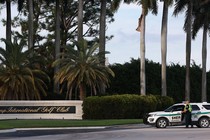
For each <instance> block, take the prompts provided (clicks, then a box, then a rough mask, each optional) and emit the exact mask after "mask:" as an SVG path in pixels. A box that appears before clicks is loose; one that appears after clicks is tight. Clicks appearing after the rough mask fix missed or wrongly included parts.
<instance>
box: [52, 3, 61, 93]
mask: <svg viewBox="0 0 210 140" xmlns="http://www.w3.org/2000/svg"><path fill="white" fill-rule="evenodd" d="M59 1H60V0H56V12H55V13H56V16H55V24H56V25H55V26H56V28H55V59H57V58H58V57H59V53H60V40H61V37H60V15H61V9H60V2H59ZM58 69H59V66H56V67H55V69H54V75H55V74H56V73H57V71H58ZM54 92H55V93H57V94H58V93H59V83H55V82H54Z"/></svg>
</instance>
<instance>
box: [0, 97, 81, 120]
mask: <svg viewBox="0 0 210 140" xmlns="http://www.w3.org/2000/svg"><path fill="white" fill-rule="evenodd" d="M82 114H83V113H82V101H66V100H64V101H63V100H62V101H61V100H59V101H57V100H53V101H0V119H82Z"/></svg>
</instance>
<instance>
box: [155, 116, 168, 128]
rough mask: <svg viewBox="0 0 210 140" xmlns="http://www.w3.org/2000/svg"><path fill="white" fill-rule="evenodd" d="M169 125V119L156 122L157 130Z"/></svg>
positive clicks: (160, 119)
mask: <svg viewBox="0 0 210 140" xmlns="http://www.w3.org/2000/svg"><path fill="white" fill-rule="evenodd" d="M167 125H168V121H167V119H165V118H159V119H158V120H157V121H156V127H157V128H166V127H167Z"/></svg>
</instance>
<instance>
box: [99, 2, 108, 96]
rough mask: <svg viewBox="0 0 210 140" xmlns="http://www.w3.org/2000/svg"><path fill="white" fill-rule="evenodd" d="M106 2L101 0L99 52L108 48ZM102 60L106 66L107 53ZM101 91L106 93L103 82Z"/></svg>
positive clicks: (102, 63)
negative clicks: (106, 46)
mask: <svg viewBox="0 0 210 140" xmlns="http://www.w3.org/2000/svg"><path fill="white" fill-rule="evenodd" d="M106 4H107V0H101V11H100V29H99V31H100V32H99V44H100V45H99V52H104V51H105V50H106V48H105V42H106ZM101 57H102V59H101V60H102V62H101V65H104V66H105V54H104V55H102V56H101ZM101 84H102V85H101V87H102V89H101V91H102V94H105V90H106V89H105V86H104V85H103V83H101Z"/></svg>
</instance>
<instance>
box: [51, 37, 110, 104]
mask: <svg viewBox="0 0 210 140" xmlns="http://www.w3.org/2000/svg"><path fill="white" fill-rule="evenodd" d="M75 47H76V49H74V47H67V48H66V50H65V52H63V54H61V55H62V58H58V59H57V60H56V61H55V62H54V63H53V66H56V65H60V69H59V71H58V72H57V74H56V75H55V77H54V78H55V81H56V82H58V83H60V84H61V85H62V87H61V93H62V92H63V89H64V88H65V86H67V98H69V99H71V97H72V90H74V89H75V90H77V89H79V93H80V96H79V97H80V99H81V100H83V99H84V98H85V97H86V87H90V88H91V91H93V93H94V94H96V93H97V89H98V90H99V91H100V89H101V84H100V83H103V84H104V85H106V86H107V85H108V83H109V78H108V76H109V74H111V75H112V76H114V73H113V71H112V70H111V69H110V68H108V67H106V66H104V65H101V64H100V62H101V60H100V59H101V55H104V53H107V52H98V53H97V52H96V51H97V49H98V48H99V45H98V44H94V45H93V46H91V47H90V46H88V43H87V42H86V41H82V42H80V43H75ZM65 84H66V85H65Z"/></svg>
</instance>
